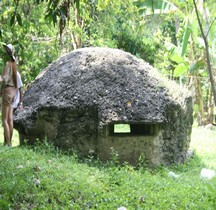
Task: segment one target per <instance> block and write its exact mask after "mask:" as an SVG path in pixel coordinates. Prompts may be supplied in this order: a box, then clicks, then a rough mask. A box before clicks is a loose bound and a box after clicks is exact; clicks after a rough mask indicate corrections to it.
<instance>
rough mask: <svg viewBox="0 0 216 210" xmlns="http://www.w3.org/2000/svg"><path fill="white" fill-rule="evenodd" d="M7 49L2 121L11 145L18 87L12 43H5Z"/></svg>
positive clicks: (7, 142)
mask: <svg viewBox="0 0 216 210" xmlns="http://www.w3.org/2000/svg"><path fill="white" fill-rule="evenodd" d="M3 46H4V49H5V61H6V64H5V68H4V70H3V73H2V75H1V76H0V82H1V83H2V87H1V95H2V123H3V128H4V137H5V140H6V144H7V145H8V146H11V139H12V135H13V100H14V97H15V91H16V88H17V66H16V62H15V57H14V47H13V45H11V44H7V45H3Z"/></svg>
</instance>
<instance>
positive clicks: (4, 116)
mask: <svg viewBox="0 0 216 210" xmlns="http://www.w3.org/2000/svg"><path fill="white" fill-rule="evenodd" d="M8 113H9V106H6V105H4V104H2V123H3V128H4V137H5V140H6V144H7V145H8V146H11V143H10V138H11V132H10V128H9V125H8Z"/></svg>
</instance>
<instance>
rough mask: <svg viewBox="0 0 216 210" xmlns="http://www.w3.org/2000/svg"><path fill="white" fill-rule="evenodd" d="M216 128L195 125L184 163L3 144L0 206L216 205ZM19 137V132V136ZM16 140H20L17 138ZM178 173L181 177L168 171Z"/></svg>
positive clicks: (161, 207)
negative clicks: (205, 174)
mask: <svg viewBox="0 0 216 210" xmlns="http://www.w3.org/2000/svg"><path fill="white" fill-rule="evenodd" d="M215 137H216V131H211V130H206V129H204V128H194V129H193V133H192V142H191V147H192V148H194V149H195V151H196V152H195V156H194V157H193V158H192V159H190V160H188V161H187V162H186V163H185V164H183V165H179V166H176V165H172V166H160V167H156V168H146V166H145V162H144V161H143V160H140V162H139V165H138V166H137V167H132V166H131V165H128V164H127V163H125V164H124V165H120V164H119V163H118V160H117V154H116V153H115V152H114V153H113V157H112V159H111V160H110V161H108V162H107V163H101V162H100V161H99V160H97V159H95V158H93V157H91V156H89V157H88V158H86V159H79V158H78V157H77V156H76V153H75V152H73V151H70V152H68V153H67V154H66V153H63V152H61V151H57V150H56V149H55V148H54V147H53V146H52V145H50V144H47V143H45V144H44V145H39V144H38V145H37V146H36V147H34V148H31V147H20V146H18V147H13V148H8V147H5V146H2V145H1V146H0V179H1V182H0V209H3V210H4V209H23V210H24V209H117V208H119V207H121V206H124V207H126V208H127V209H129V210H130V209H131V210H132V209H209V210H211V209H212V210H213V209H215V208H216V195H215V190H216V189H215V187H216V177H215V178H213V179H211V180H205V179H202V178H201V177H200V172H201V169H202V168H204V167H205V168H209V169H213V170H216V162H215V159H216V153H215V150H216V138H215ZM14 140H15V142H17V136H15V139H14ZM15 144H17V143H15ZM171 171H172V172H174V173H175V174H176V175H179V177H177V178H174V177H171V176H169V172H171Z"/></svg>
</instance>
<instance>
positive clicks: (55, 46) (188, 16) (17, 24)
mask: <svg viewBox="0 0 216 210" xmlns="http://www.w3.org/2000/svg"><path fill="white" fill-rule="evenodd" d="M194 5H195V1H194V0H172V1H167V0H166V1H165V0H158V1H153V0H145V1H143V0H125V1H111V0H105V1H104V0H93V1H86V0H72V1H71V0H70V1H69V0H18V1H5V0H3V1H0V44H1V43H9V42H10V43H12V44H13V45H14V46H15V48H16V55H17V56H18V63H19V71H20V72H21V74H22V78H23V81H24V83H25V85H26V86H28V84H29V83H31V82H32V81H33V80H34V79H35V77H36V76H37V75H38V73H39V72H40V71H41V70H42V69H43V68H45V67H46V66H47V65H48V64H49V63H50V62H52V61H53V60H55V59H57V58H58V57H59V56H61V55H62V54H64V53H67V52H69V51H71V50H74V49H77V48H80V47H88V46H103V47H111V48H119V49H123V50H125V51H128V52H130V53H132V54H134V55H136V56H137V57H139V58H142V59H144V60H146V61H147V62H149V63H150V64H152V65H153V66H155V67H156V68H158V70H159V71H161V72H162V73H163V74H165V75H167V76H168V77H169V78H171V79H174V80H176V81H177V82H179V83H180V84H181V85H183V86H186V87H187V88H189V89H190V90H191V91H192V94H193V97H194V101H195V109H194V110H195V112H194V114H195V118H198V123H199V124H200V125H202V124H207V123H211V122H212V121H213V113H214V112H215V111H214V100H213V99H214V98H216V97H213V96H214V93H215V92H214V91H213V90H214V89H213V87H214V85H213V84H214V81H212V80H213V78H212V77H210V75H211V74H210V73H212V74H213V75H215V74H216V73H215V69H216V68H215V66H216V63H215V61H216V59H215V49H216V42H215V40H216V39H215V34H216V33H215V29H216V24H215V22H216V21H215V20H216V19H215V15H214V12H215V9H216V3H215V1H214V0H207V1H205V2H204V3H203V1H201V0H198V1H196V6H197V8H198V14H196V11H195V7H194ZM197 15H198V17H199V20H200V21H198V17H197ZM198 23H200V24H201V26H202V29H203V30H204V33H201V29H200V24H198ZM206 43H207V45H206ZM206 50H208V53H207V51H206ZM0 53H1V52H0ZM210 67H211V68H212V69H210V70H211V71H210V70H209V68H210ZM2 68H3V62H2V60H1V55H0V69H2ZM210 78H211V80H210Z"/></svg>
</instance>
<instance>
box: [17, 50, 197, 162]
mask: <svg viewBox="0 0 216 210" xmlns="http://www.w3.org/2000/svg"><path fill="white" fill-rule="evenodd" d="M192 111H193V110H192V98H191V95H190V93H189V92H188V91H187V90H185V89H184V88H182V87H180V86H179V85H177V84H176V83H174V82H171V81H169V80H167V79H166V78H164V77H163V76H162V75H161V74H160V73H159V72H158V71H157V70H156V69H154V68H153V67H152V66H150V65H149V64H148V63H146V62H144V61H143V60H141V59H137V58H136V57H135V56H133V55H131V54H129V53H126V52H124V51H121V50H117V49H109V48H97V47H95V48H93V47H92V48H83V49H79V50H75V51H72V52H71V53H69V54H67V55H65V56H62V57H60V58H59V59H58V60H57V61H55V62H53V63H52V64H50V65H49V66H48V67H47V68H45V69H44V70H43V71H42V72H41V73H40V74H39V75H38V77H37V78H36V79H35V81H34V82H33V83H32V84H31V86H30V87H29V89H28V90H27V91H26V93H25V94H24V109H23V111H21V112H19V113H16V115H15V128H16V129H17V130H18V131H19V134H20V141H21V143H23V142H24V140H27V141H28V142H29V143H34V141H35V140H36V139H44V138H45V137H46V138H47V139H48V141H51V142H53V143H54V144H55V145H56V146H58V147H61V148H63V149H71V148H73V149H75V150H77V151H78V152H79V153H80V155H82V156H83V155H84V156H85V155H88V153H89V151H90V150H91V151H93V152H94V153H95V154H96V155H99V156H100V157H101V159H104V160H107V159H109V158H110V148H111V147H112V148H114V149H115V150H116V151H117V152H118V153H119V158H120V160H121V161H128V162H131V163H135V162H137V160H138V158H139V156H140V155H144V156H145V158H146V159H148V161H149V162H151V163H152V164H161V163H172V162H184V160H185V158H186V153H187V150H188V147H189V143H190V133H191V126H192V121H193V119H192ZM116 123H121V124H124V123H126V124H129V125H131V126H132V124H134V125H135V130H136V129H138V128H136V127H137V125H141V127H142V125H147V127H146V128H149V129H150V128H151V129H153V130H154V129H155V131H154V132H153V133H152V134H151V135H150V134H148V132H147V133H139V132H138V133H136V131H135V133H134V134H132V133H131V134H127V135H124V134H122V135H115V134H113V133H112V134H111V133H109V132H106V130H107V129H108V130H109V127H110V126H112V125H113V124H116ZM141 127H140V129H142V128H141ZM119 138H120V140H119ZM124 138H125V139H127V140H126V141H124ZM117 142H118V143H117ZM121 142H122V143H121ZM144 145H145V146H144ZM140 148H142V149H140Z"/></svg>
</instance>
